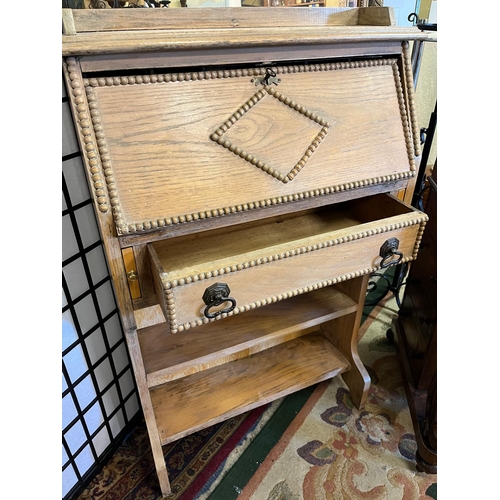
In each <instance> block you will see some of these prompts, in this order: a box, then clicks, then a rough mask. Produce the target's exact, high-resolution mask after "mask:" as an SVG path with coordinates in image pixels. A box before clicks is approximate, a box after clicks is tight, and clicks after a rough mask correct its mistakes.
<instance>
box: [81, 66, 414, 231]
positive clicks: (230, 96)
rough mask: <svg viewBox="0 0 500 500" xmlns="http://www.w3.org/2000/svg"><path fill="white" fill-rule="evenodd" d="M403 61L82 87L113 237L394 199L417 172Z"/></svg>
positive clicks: (121, 80)
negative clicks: (343, 198) (380, 194)
mask: <svg viewBox="0 0 500 500" xmlns="http://www.w3.org/2000/svg"><path fill="white" fill-rule="evenodd" d="M399 63H400V61H399V60H398V59H397V58H394V59H389V58H387V59H381V58H378V59H366V60H355V61H354V60H353V61H339V60H330V61H329V62H328V60H327V62H322V63H321V64H305V65H304V64H301V65H295V64H290V65H281V66H269V67H267V68H264V67H253V68H238V69H225V70H220V71H215V70H214V71H208V70H202V71H201V70H200V71H191V72H183V73H165V74H151V72H150V71H148V72H147V73H145V74H135V75H130V74H128V73H127V75H124V74H117V75H115V76H103V77H99V76H95V77H92V78H86V79H84V85H85V89H86V94H87V100H88V102H89V107H90V113H91V117H92V125H93V130H94V133H95V138H96V141H97V144H98V146H99V155H100V161H101V164H102V168H103V170H102V171H103V174H104V175H103V177H104V179H105V181H106V182H105V183H99V186H100V191H99V196H101V197H102V199H104V194H105V195H106V196H107V197H108V198H109V203H110V204H111V206H112V207H113V216H114V221H115V226H116V229H117V233H118V235H125V234H134V233H141V232H147V231H150V230H156V229H158V228H163V227H169V226H171V225H175V224H182V223H186V222H189V221H193V220H199V219H210V218H213V217H220V216H226V215H229V214H233V213H237V212H245V211H250V210H255V209H259V208H262V207H269V206H274V205H279V204H283V203H290V202H294V201H297V200H302V199H306V198H312V197H321V196H324V195H331V194H335V193H336V192H340V191H342V192H344V191H351V190H356V189H357V188H360V187H363V188H371V187H372V186H384V189H386V191H387V192H390V191H392V190H393V189H391V186H390V183H391V182H393V181H394V182H400V181H404V180H407V179H409V178H411V177H413V176H415V169H416V167H415V153H414V147H413V140H412V137H411V132H410V131H411V124H410V120H409V117H408V114H407V110H408V109H409V108H410V106H409V105H408V103H407V101H406V99H405V92H404V90H403V89H404V88H405V85H403V84H402V80H401V77H400V73H399V69H398V68H399ZM95 171H96V173H95V174H94V175H95V176H98V175H99V174H98V173H97V170H95ZM93 172H94V170H93ZM96 178H97V177H96ZM385 186H387V187H385ZM105 187H107V191H106V193H104V189H105ZM99 199H101V198H99Z"/></svg>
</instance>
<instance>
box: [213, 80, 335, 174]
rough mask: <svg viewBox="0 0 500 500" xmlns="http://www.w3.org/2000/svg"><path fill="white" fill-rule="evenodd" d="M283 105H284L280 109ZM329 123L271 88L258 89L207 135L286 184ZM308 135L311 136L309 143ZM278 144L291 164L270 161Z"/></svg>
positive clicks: (304, 163) (314, 148)
mask: <svg viewBox="0 0 500 500" xmlns="http://www.w3.org/2000/svg"><path fill="white" fill-rule="evenodd" d="M283 106H285V107H286V109H285V111H286V112H283V108H282V107H283ZM329 127H330V124H329V123H328V122H327V121H326V120H324V119H323V118H321V117H320V116H318V115H317V114H315V113H313V112H312V111H310V110H308V109H306V108H305V107H303V106H301V105H300V104H298V103H296V102H295V101H293V100H292V99H290V98H288V97H286V96H285V95H283V94H281V93H280V92H278V91H277V90H275V89H274V88H271V87H265V88H263V89H260V90H259V91H257V92H256V93H255V94H254V95H253V96H252V97H251V98H250V99H249V100H248V101H247V102H246V103H244V104H243V105H242V106H241V107H240V108H239V109H238V110H237V111H236V112H235V113H233V114H232V115H231V116H230V117H229V118H228V119H227V120H226V121H225V122H224V123H223V124H222V125H221V126H220V127H219V128H218V129H217V130H216V131H215V132H213V133H212V134H211V136H210V138H211V139H212V140H213V141H215V142H217V143H218V144H220V145H221V146H223V147H225V148H226V149H228V150H229V151H230V152H231V153H234V154H235V155H237V156H239V157H241V158H243V159H244V160H246V161H247V162H248V163H250V164H251V165H254V166H255V167H257V168H260V169H261V170H263V171H264V172H266V173H267V174H269V175H270V176H272V177H274V178H275V179H277V180H279V181H281V182H283V183H287V182H289V181H292V180H293V179H294V177H295V176H296V175H297V174H298V173H299V172H300V171H301V170H302V169H303V168H304V166H305V165H306V163H307V161H308V160H309V158H310V157H311V156H312V155H313V154H314V151H315V150H316V148H317V147H318V146H319V145H320V144H321V142H322V141H323V139H324V138H325V136H326V134H327V133H328V129H329ZM307 137H312V140H311V141H310V142H309V139H307ZM276 144H279V145H280V149H281V150H286V151H287V158H290V159H291V161H292V162H293V163H292V164H291V165H282V164H280V165H278V164H277V163H279V161H277V160H276V159H275V158H274V159H273V160H270V159H269V158H270V157H271V156H272V154H271V153H272V151H273V148H275V145H276Z"/></svg>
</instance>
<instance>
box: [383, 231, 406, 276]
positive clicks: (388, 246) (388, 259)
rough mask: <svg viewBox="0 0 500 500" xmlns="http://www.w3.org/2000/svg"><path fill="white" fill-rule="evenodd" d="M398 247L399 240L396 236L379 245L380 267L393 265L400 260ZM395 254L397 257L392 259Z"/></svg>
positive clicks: (401, 255) (401, 256)
mask: <svg viewBox="0 0 500 500" xmlns="http://www.w3.org/2000/svg"><path fill="white" fill-rule="evenodd" d="M398 248H399V240H398V239H397V238H390V239H388V240H386V241H384V244H383V245H382V246H381V247H380V253H379V255H380V257H382V261H381V262H380V267H381V268H382V269H384V268H386V267H389V266H394V265H396V264H399V263H400V262H401V259H402V258H403V254H402V252H399V251H398ZM394 255H397V256H398V257H399V258H398V259H396V260H392V257H393V256H394Z"/></svg>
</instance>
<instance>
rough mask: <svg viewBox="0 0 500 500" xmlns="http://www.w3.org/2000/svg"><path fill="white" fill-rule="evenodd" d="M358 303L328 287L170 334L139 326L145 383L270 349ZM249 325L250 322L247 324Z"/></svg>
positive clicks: (162, 326) (352, 309)
mask: <svg viewBox="0 0 500 500" xmlns="http://www.w3.org/2000/svg"><path fill="white" fill-rule="evenodd" d="M357 306H358V305H357V303H356V302H355V301H354V300H353V299H351V298H350V297H349V296H348V295H346V294H344V293H343V292H342V291H341V290H340V288H339V287H337V286H329V287H325V288H321V289H319V290H315V291H313V292H309V293H306V294H303V295H298V296H296V297H292V298H290V299H287V300H284V301H280V302H276V303H274V304H270V305H268V306H266V307H260V308H257V309H255V310H253V311H249V312H248V313H247V314H246V315H236V316H232V317H230V318H226V320H225V321H220V322H219V321H218V322H213V323H209V324H207V325H205V326H204V328H203V329H192V330H188V331H186V332H182V333H177V334H172V333H170V332H169V329H168V327H167V326H166V324H165V323H161V324H158V325H154V326H150V327H147V328H143V329H140V330H139V331H138V337H139V343H140V347H141V351H142V355H143V358H144V366H145V370H146V376H147V383H148V387H150V388H152V387H155V386H158V385H161V384H164V383H166V382H170V381H173V380H176V379H179V378H181V377H186V376H188V375H191V374H193V373H197V372H200V371H203V370H207V369H210V368H212V367H215V366H218V365H221V364H224V363H228V362H230V361H234V360H237V359H241V358H245V357H248V356H249V355H251V354H255V353H257V352H260V351H263V350H265V349H269V348H271V347H273V346H276V345H278V344H281V343H284V342H287V341H290V340H292V339H295V338H298V337H300V336H303V335H306V334H308V333H310V332H311V331H314V330H315V329H316V328H317V327H318V326H319V325H320V324H322V323H324V322H327V321H330V320H333V319H335V318H339V317H341V316H344V315H346V314H350V313H353V312H355V311H356V309H357ZM249 325H252V326H251V327H250V326H249Z"/></svg>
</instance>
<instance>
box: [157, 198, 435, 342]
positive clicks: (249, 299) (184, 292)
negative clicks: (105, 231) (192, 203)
mask: <svg viewBox="0 0 500 500" xmlns="http://www.w3.org/2000/svg"><path fill="white" fill-rule="evenodd" d="M427 220H428V218H427V215H425V214H424V213H422V212H420V211H418V210H415V209H414V208H412V207H410V206H408V205H406V204H404V203H402V202H400V201H398V200H397V199H396V198H395V197H393V196H392V195H386V194H381V195H375V196H372V197H366V198H363V199H357V200H350V201H348V202H345V203H339V204H336V205H332V206H328V207H325V208H322V209H317V210H309V211H304V212H301V213H298V214H294V215H288V216H283V217H274V218H270V219H268V220H267V221H261V222H260V223H247V224H242V225H239V226H232V227H230V228H220V229H217V230H214V231H210V232H204V233H198V234H195V235H189V236H182V237H178V238H172V239H170V240H163V241H158V242H153V243H149V244H148V250H149V255H150V261H151V266H152V274H153V279H154V281H155V289H156V294H157V296H158V298H159V301H160V305H161V307H162V309H163V312H164V314H165V317H166V318H167V320H168V323H169V325H170V331H171V332H172V333H175V332H180V331H183V330H186V329H188V328H193V327H196V326H199V325H202V324H204V323H208V322H211V321H216V320H220V319H223V318H225V317H228V316H231V315H234V314H240V313H243V312H245V311H249V310H251V309H255V308H257V307H261V306H265V305H266V304H271V303H273V302H277V301H279V300H283V299H287V298H289V297H293V296H295V295H299V294H302V293H305V292H308V291H312V290H316V289H318V288H322V287H325V286H329V285H332V284H334V283H337V282H340V281H344V280H347V279H350V278H353V277H356V276H360V275H363V274H367V273H372V272H374V271H376V270H377V269H379V268H380V267H381V266H383V267H385V266H387V265H394V264H395V263H397V262H406V261H410V260H413V259H414V258H415V257H416V255H417V251H418V246H419V242H420V240H421V237H422V232H423V229H424V226H425V223H426V221H427ZM387 242H388V243H389V244H388V243H387ZM391 244H392V246H391Z"/></svg>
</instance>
